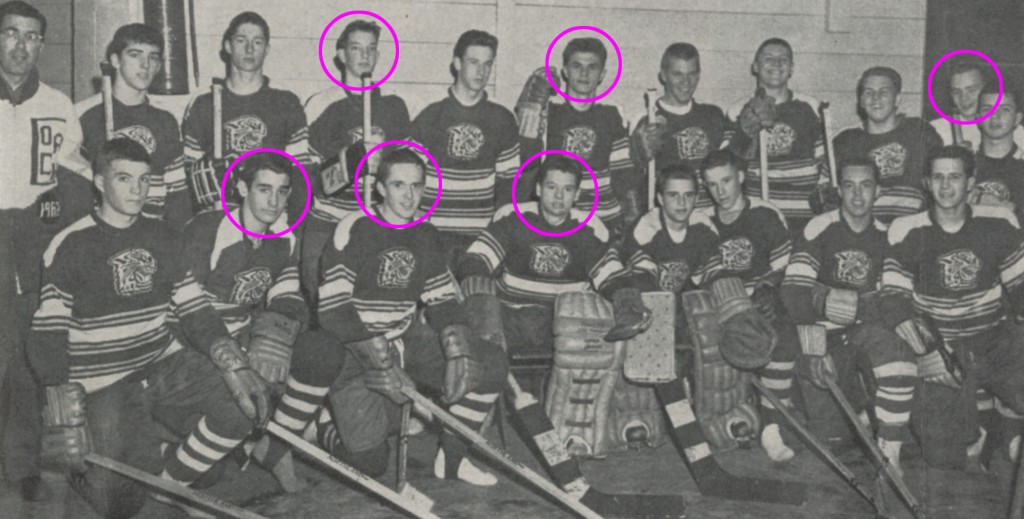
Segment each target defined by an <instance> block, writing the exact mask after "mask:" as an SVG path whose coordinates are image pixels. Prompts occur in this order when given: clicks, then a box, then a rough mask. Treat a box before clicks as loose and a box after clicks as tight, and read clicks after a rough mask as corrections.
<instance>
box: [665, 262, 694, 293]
mask: <svg viewBox="0 0 1024 519" xmlns="http://www.w3.org/2000/svg"><path fill="white" fill-rule="evenodd" d="M688 277H690V265H689V264H688V263H686V262H685V261H682V260H680V261H666V262H665V263H661V264H659V265H658V285H659V286H661V289H662V290H665V291H668V292H672V293H673V294H678V293H680V292H682V290H683V287H684V286H686V278H688Z"/></svg>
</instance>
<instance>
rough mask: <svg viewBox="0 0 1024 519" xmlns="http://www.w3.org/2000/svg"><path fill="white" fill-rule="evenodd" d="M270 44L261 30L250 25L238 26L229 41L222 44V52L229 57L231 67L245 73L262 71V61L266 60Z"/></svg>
mask: <svg viewBox="0 0 1024 519" xmlns="http://www.w3.org/2000/svg"><path fill="white" fill-rule="evenodd" d="M269 51H270V42H268V41H267V37H266V35H265V34H263V29H261V28H260V27H259V26H258V25H256V24H252V23H243V24H242V25H239V26H238V29H237V30H236V31H235V34H234V35H233V36H231V39H230V40H228V41H226V42H224V52H227V53H228V55H229V56H231V66H232V67H234V68H236V69H238V70H242V71H245V72H259V71H261V70H263V60H265V59H267V53H268V52H269Z"/></svg>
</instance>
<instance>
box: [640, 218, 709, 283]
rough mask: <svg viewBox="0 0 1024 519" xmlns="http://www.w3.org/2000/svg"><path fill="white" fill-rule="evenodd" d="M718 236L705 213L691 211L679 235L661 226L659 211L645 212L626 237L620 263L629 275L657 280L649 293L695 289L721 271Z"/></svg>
mask: <svg viewBox="0 0 1024 519" xmlns="http://www.w3.org/2000/svg"><path fill="white" fill-rule="evenodd" d="M718 245H719V236H718V230H717V229H715V225H714V224H713V223H711V220H710V219H709V218H708V216H707V214H706V213H703V212H699V211H695V212H693V213H692V214H691V215H690V222H689V224H688V226H687V228H686V229H684V230H683V231H682V232H680V233H676V232H673V231H671V230H669V229H668V228H667V226H665V223H664V218H663V217H662V215H661V208H659V207H656V208H654V209H652V210H650V211H648V212H647V214H645V215H644V216H643V217H641V218H640V220H638V221H637V223H636V224H635V225H634V226H633V229H632V230H631V231H630V232H629V234H627V235H626V238H625V239H624V240H623V244H622V253H621V254H622V260H623V262H624V263H625V264H626V268H627V269H629V271H630V272H631V273H645V274H647V277H648V278H649V279H654V280H656V281H657V283H656V286H655V287H646V286H645V288H649V289H651V290H666V291H669V292H673V293H676V294H679V293H680V292H682V291H684V290H690V289H693V288H699V287H701V286H703V285H704V284H705V283H706V282H707V281H709V280H711V279H712V278H713V277H714V276H715V275H716V274H718V273H720V271H721V269H722V258H721V256H719V251H718Z"/></svg>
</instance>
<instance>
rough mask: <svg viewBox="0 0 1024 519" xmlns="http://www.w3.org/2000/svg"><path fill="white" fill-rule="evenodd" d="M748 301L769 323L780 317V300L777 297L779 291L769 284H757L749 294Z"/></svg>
mask: <svg viewBox="0 0 1024 519" xmlns="http://www.w3.org/2000/svg"><path fill="white" fill-rule="evenodd" d="M750 300H751V301H753V303H754V307H756V308H757V311H758V312H759V313H760V314H761V317H764V319H765V320H766V321H768V322H769V323H772V322H775V320H777V319H779V318H781V317H782V315H783V314H782V298H781V297H780V296H779V289H777V288H775V286H774V285H772V284H771V283H759V284H758V285H757V286H756V287H755V288H754V293H753V294H750Z"/></svg>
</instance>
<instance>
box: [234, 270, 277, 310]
mask: <svg viewBox="0 0 1024 519" xmlns="http://www.w3.org/2000/svg"><path fill="white" fill-rule="evenodd" d="M270 281H271V276H270V270H269V269H267V268H266V267H256V268H252V269H249V270H246V271H243V272H239V273H238V274H235V287H234V288H232V289H231V302H232V303H235V304H239V305H254V304H257V303H259V302H260V301H263V296H265V295H267V290H269V289H270Z"/></svg>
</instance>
